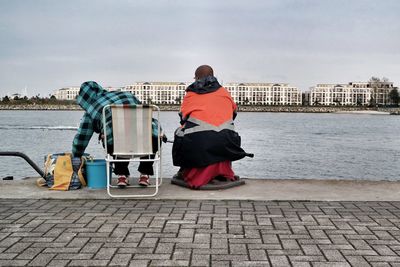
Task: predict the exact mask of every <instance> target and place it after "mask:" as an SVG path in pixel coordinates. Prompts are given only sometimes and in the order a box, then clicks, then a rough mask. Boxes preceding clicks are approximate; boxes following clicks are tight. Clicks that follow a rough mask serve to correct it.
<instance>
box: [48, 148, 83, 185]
mask: <svg viewBox="0 0 400 267" xmlns="http://www.w3.org/2000/svg"><path fill="white" fill-rule="evenodd" d="M84 163H85V158H84V157H82V158H73V159H72V155H71V153H61V154H52V155H48V156H47V159H46V163H45V170H46V171H45V174H46V182H47V185H48V186H49V187H50V189H52V190H62V191H67V190H70V189H79V188H81V186H85V185H86V181H85V179H84V177H83V173H82V170H83V165H84Z"/></svg>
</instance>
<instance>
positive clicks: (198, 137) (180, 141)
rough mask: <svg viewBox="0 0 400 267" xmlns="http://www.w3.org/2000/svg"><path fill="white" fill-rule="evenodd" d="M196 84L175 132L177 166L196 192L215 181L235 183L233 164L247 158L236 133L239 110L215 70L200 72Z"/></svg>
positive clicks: (201, 69) (200, 69) (189, 90)
mask: <svg viewBox="0 0 400 267" xmlns="http://www.w3.org/2000/svg"><path fill="white" fill-rule="evenodd" d="M195 80H196V81H195V82H194V83H192V84H191V85H190V86H189V87H188V88H187V89H186V95H185V97H184V98H183V101H182V105H181V109H180V116H181V122H180V124H181V127H180V128H178V129H177V130H176V132H175V141H174V145H173V148H172V158H173V164H174V165H175V166H179V167H181V170H180V174H182V175H183V179H184V180H185V182H186V183H187V184H188V185H189V186H190V187H192V188H197V187H200V186H202V185H205V184H207V183H209V182H210V181H211V180H212V179H213V178H215V177H225V178H226V179H228V180H235V179H236V177H235V175H234V172H233V170H232V167H231V162H232V161H235V160H239V159H242V158H243V157H245V156H252V155H251V154H247V153H246V152H245V151H244V150H243V149H242V148H241V147H240V145H241V140H240V136H239V134H238V133H237V132H236V131H235V129H234V123H233V120H234V119H235V117H236V112H237V106H236V104H235V102H234V101H233V99H232V97H231V95H230V93H229V92H228V90H226V89H225V88H224V87H222V86H221V85H220V84H219V83H218V80H217V79H216V78H215V77H214V71H213V69H212V68H211V67H210V66H208V65H202V66H200V67H198V68H197V69H196V72H195Z"/></svg>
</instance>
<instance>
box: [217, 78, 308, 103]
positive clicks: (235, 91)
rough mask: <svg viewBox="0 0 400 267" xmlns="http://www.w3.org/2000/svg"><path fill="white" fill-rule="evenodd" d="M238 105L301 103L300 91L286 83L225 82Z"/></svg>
mask: <svg viewBox="0 0 400 267" xmlns="http://www.w3.org/2000/svg"><path fill="white" fill-rule="evenodd" d="M224 87H225V88H226V89H227V90H228V91H229V92H230V93H231V95H232V97H233V100H234V101H235V102H236V103H237V104H239V105H301V91H300V90H299V89H298V88H297V87H294V86H289V85H288V84H287V83H227V84H225V85H224Z"/></svg>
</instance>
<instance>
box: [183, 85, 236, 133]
mask: <svg viewBox="0 0 400 267" xmlns="http://www.w3.org/2000/svg"><path fill="white" fill-rule="evenodd" d="M235 110H236V104H235V103H234V102H233V99H232V98H231V96H230V94H229V92H228V91H227V90H226V89H225V88H224V87H219V88H218V89H217V91H214V92H211V93H205V94H198V93H196V92H193V91H189V92H187V93H186V96H185V98H184V101H183V104H182V107H181V112H182V116H183V117H187V116H188V115H190V117H191V118H196V119H198V120H201V121H204V122H207V123H209V124H212V125H214V126H219V125H221V124H223V123H225V122H227V121H229V120H232V119H233V113H234V111H235Z"/></svg>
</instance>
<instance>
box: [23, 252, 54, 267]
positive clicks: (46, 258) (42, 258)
mask: <svg viewBox="0 0 400 267" xmlns="http://www.w3.org/2000/svg"><path fill="white" fill-rule="evenodd" d="M55 256H56V254H54V253H44V254H39V255H37V256H36V257H35V258H34V259H33V260H32V261H30V262H29V264H28V266H46V265H47V264H48V263H49V262H50V261H51V260H52V259H53V258H54V257H55Z"/></svg>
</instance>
